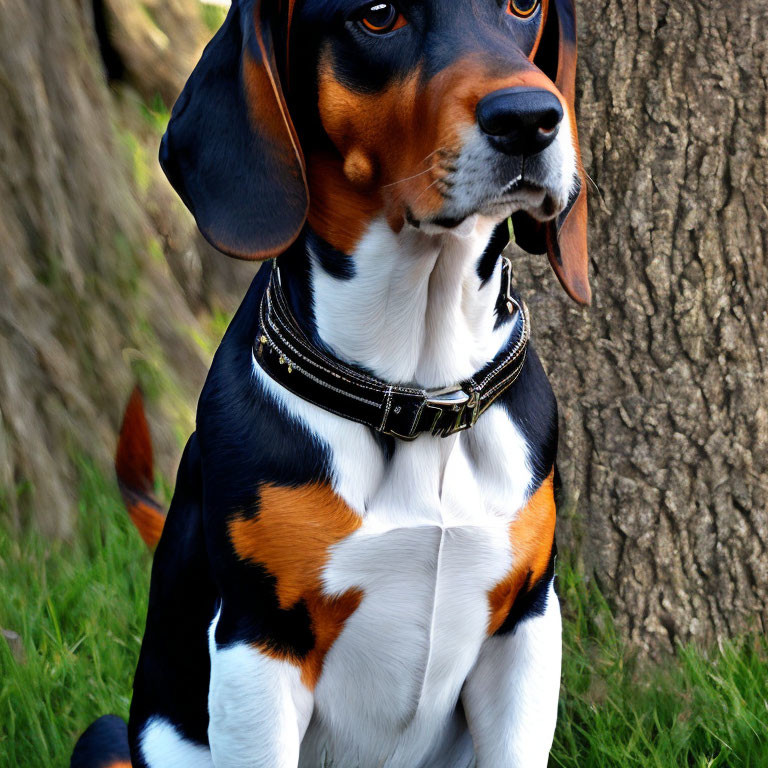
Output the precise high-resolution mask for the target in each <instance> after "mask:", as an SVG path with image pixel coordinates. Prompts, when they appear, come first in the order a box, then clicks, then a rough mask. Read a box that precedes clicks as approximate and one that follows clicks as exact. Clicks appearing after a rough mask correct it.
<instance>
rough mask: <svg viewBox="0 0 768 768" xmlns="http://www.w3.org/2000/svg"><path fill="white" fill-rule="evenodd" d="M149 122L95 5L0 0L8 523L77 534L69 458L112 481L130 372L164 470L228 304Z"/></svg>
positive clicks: (173, 456)
mask: <svg viewBox="0 0 768 768" xmlns="http://www.w3.org/2000/svg"><path fill="white" fill-rule="evenodd" d="M178 3H179V0H175V5H176V6H178ZM187 4H188V7H189V8H191V9H192V11H194V12H197V10H198V8H197V3H196V0H190V2H188V3H187ZM203 42H204V41H200V46H202V43H203ZM178 85H179V87H180V86H181V83H179V84H178ZM147 126H148V121H147V119H146V117H143V116H142V112H141V109H139V108H138V97H137V96H136V95H135V93H133V92H129V91H122V92H115V91H110V89H109V88H108V87H107V81H106V78H105V72H104V69H103V66H102V61H101V59H100V57H99V45H98V40H97V35H96V33H95V28H94V16H93V14H92V8H91V5H90V3H80V2H78V0H0V201H1V203H2V211H1V212H0V513H2V514H3V515H4V516H5V517H8V516H10V518H11V519H12V521H13V522H15V523H16V524H17V525H21V524H22V523H25V522H26V523H29V524H32V525H36V526H38V527H40V528H42V529H44V530H45V531H47V532H49V533H51V534H56V535H67V534H69V533H70V532H71V531H72V528H73V525H74V522H75V519H76V511H77V510H76V501H77V483H78V472H77V462H78V459H79V458H80V457H84V456H87V457H89V458H92V459H95V460H96V461H97V463H98V464H99V466H100V467H101V468H102V469H103V470H104V471H107V472H108V471H109V469H110V464H111V460H112V454H113V451H114V447H115V434H116V429H117V427H118V425H119V421H120V416H121V412H122V408H123V406H124V404H125V401H126V399H127V396H128V394H129V392H130V389H131V387H132V385H133V382H134V380H135V379H137V378H138V379H139V381H141V382H142V383H143V384H144V385H145V388H146V389H147V390H148V392H147V393H148V395H149V396H150V400H151V405H152V409H153V410H154V412H155V418H153V426H156V427H157V430H156V437H157V444H158V447H159V454H160V464H161V467H162V469H163V470H164V472H165V474H166V475H167V476H169V477H173V475H174V474H175V465H176V461H177V459H178V456H179V453H180V447H181V440H182V439H183V438H185V437H186V435H187V434H188V432H189V430H190V429H191V427H192V424H193V404H194V402H195V400H196V397H197V393H198V392H199V389H200V386H201V384H202V381H203V378H204V376H205V373H206V370H207V367H208V363H209V360H210V351H211V350H210V346H206V345H205V344H202V345H201V343H200V341H201V340H205V339H210V337H211V333H210V329H209V325H210V320H209V316H208V314H207V312H206V311H205V310H206V302H208V300H210V302H212V303H213V304H221V303H223V304H224V305H226V308H227V309H231V307H232V301H229V303H228V304H227V301H228V299H230V298H231V297H229V295H220V296H216V297H210V296H206V295H205V292H204V291H203V290H202V289H201V287H200V284H199V280H197V279H196V278H195V276H196V275H198V276H199V275H200V274H204V273H205V272H206V271H209V272H210V271H211V267H210V265H209V262H210V263H213V262H212V261H211V260H210V257H209V253H208V251H206V250H205V249H203V248H202V247H201V246H200V245H199V239H198V238H197V236H196V234H195V230H194V225H193V223H192V221H191V219H190V217H189V216H188V215H187V214H186V212H184V211H183V209H182V206H181V203H180V202H179V201H178V200H177V199H176V197H175V195H174V194H173V193H172V192H171V190H170V187H169V186H168V185H167V184H166V182H165V180H164V179H163V178H162V176H161V174H160V171H159V168H158V167H157V162H156V160H155V156H156V153H157V145H158V143H159V135H157V129H156V128H155V129H154V130H155V133H154V134H151V135H149V136H148V137H146V141H145V144H146V146H144V145H143V144H142V132H143V133H145V134H146V132H147V131H148V130H149V129H148V127H147ZM164 252H165V255H167V256H168V261H167V262H166V259H165V258H164ZM219 262H220V263H221V267H219V266H216V267H214V269H213V271H214V272H216V271H221V272H222V274H224V276H225V277H226V276H227V275H230V274H231V271H230V270H231V269H232V267H231V266H230V264H229V263H228V262H227V260H225V259H224V258H223V257H219V258H218V259H216V263H217V264H218V263H219ZM169 264H170V266H171V267H172V269H169ZM190 265H191V266H190ZM252 271H253V268H250V269H247V268H245V270H244V273H243V272H241V273H240V274H241V276H242V280H241V281H240V286H239V288H238V289H236V290H234V291H233V293H235V294H237V295H240V294H241V293H242V291H243V290H244V288H245V286H246V285H247V280H248V273H249V272H251V273H252ZM219 282H222V281H219ZM224 282H226V281H224ZM231 282H232V281H230V282H229V283H227V285H230V286H231ZM223 293H224V294H226V291H224V292H223ZM210 302H208V303H210Z"/></svg>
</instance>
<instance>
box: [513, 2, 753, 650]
mask: <svg viewBox="0 0 768 768" xmlns="http://www.w3.org/2000/svg"><path fill="white" fill-rule="evenodd" d="M578 5H579V12H580V17H579V24H580V29H579V33H580V41H579V42H580V55H581V59H580V71H579V105H580V114H579V124H580V131H581V147H582V151H583V155H584V165H585V168H586V170H587V172H588V173H589V174H590V175H591V177H592V178H593V179H594V180H595V182H596V185H597V187H598V188H599V192H597V191H596V190H594V189H591V190H590V192H591V205H590V249H591V263H592V276H593V289H594V295H595V298H594V303H593V306H592V307H591V308H590V309H587V310H581V309H578V308H576V307H575V306H573V305H571V304H569V303H568V301H567V299H566V298H565V296H564V295H563V294H561V293H560V292H558V290H557V287H556V285H555V283H554V280H553V279H552V278H551V277H550V276H549V274H548V270H547V269H546V267H545V265H544V264H542V263H536V262H533V261H532V260H531V257H529V256H524V255H522V254H517V256H516V261H517V267H516V273H517V274H516V277H517V281H518V284H519V285H520V286H521V288H522V290H523V292H524V295H527V297H529V303H530V306H531V310H532V314H533V323H534V335H535V341H536V342H537V343H538V347H539V350H540V352H541V353H542V357H543V359H544V362H545V365H546V366H547V368H548V370H549V371H550V374H551V377H552V379H553V382H554V386H555V390H556V392H557V395H558V399H559V402H560V406H561V422H562V423H561V426H562V430H561V431H562V437H561V449H560V457H561V470H562V473H563V478H564V485H565V487H566V489H567V493H568V499H569V503H568V504H567V505H566V510H565V514H564V515H562V516H561V521H560V535H559V539H560V544H561V550H572V551H574V552H576V553H579V554H580V555H581V557H583V561H584V563H585V564H586V566H587V569H588V572H590V573H592V574H594V576H595V578H596V579H597V580H598V582H599V584H600V586H601V587H602V589H603V590H604V592H605V593H606V594H607V596H608V597H609V598H610V601H611V602H612V604H613V606H614V608H615V612H616V615H617V617H618V619H619V622H620V625H621V627H622V628H623V629H624V630H625V632H626V634H627V635H628V636H629V638H631V640H632V641H633V642H634V643H636V644H637V645H638V646H640V647H641V648H642V649H645V650H648V651H651V652H653V653H658V652H660V651H662V650H663V649H668V648H670V647H671V646H672V645H674V643H675V642H676V641H678V640H681V641H688V640H697V641H711V640H714V639H716V638H719V637H721V636H725V635H733V634H735V633H738V632H741V631H744V630H747V629H749V628H754V627H755V625H757V627H758V628H759V627H762V628H763V629H765V628H766V625H767V624H768V554H767V553H766V546H767V545H768V387H767V386H766V385H767V384H768V382H767V381H766V364H767V362H768V352H767V351H766V350H767V349H768V322H766V321H767V320H768V268H767V265H766V244H767V243H768V133H767V131H768V35H766V29H768V5H767V4H766V3H764V2H758V3H755V2H751V1H750V2H747V1H746V0H736V2H733V3H716V2H711V0H681V2H670V0H656V1H655V2H652V3H651V4H647V3H639V2H637V0H601V1H600V2H592V3H588V2H586V1H585V0H580V1H579V3H578Z"/></svg>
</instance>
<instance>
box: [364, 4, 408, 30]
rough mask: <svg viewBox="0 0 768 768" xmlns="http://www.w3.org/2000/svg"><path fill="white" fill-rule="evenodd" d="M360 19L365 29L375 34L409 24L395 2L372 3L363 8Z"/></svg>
mask: <svg viewBox="0 0 768 768" xmlns="http://www.w3.org/2000/svg"><path fill="white" fill-rule="evenodd" d="M358 20H359V22H360V24H361V26H362V27H363V29H365V30H366V31H368V32H373V33H374V34H375V35H385V34H386V33H387V32H392V31H393V30H395V29H400V27H404V26H405V25H406V24H407V22H406V20H405V16H403V14H402V13H400V11H398V10H397V6H396V5H395V4H394V3H371V4H370V5H367V6H365V8H363V9H362V11H361V12H360V15H359V16H358Z"/></svg>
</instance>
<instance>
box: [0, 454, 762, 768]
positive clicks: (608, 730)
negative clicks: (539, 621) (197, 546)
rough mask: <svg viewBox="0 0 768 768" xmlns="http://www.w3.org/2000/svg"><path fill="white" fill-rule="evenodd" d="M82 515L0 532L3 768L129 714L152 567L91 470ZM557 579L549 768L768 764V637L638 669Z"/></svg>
mask: <svg viewBox="0 0 768 768" xmlns="http://www.w3.org/2000/svg"><path fill="white" fill-rule="evenodd" d="M80 516H81V525H80V531H79V535H78V537H77V539H76V540H75V541H74V542H71V543H54V544H51V543H49V542H46V541H45V540H43V539H42V538H41V537H39V536H37V535H35V534H34V533H27V534H24V535H22V536H21V538H19V537H11V536H9V534H8V532H7V531H6V530H5V529H3V528H2V527H0V585H2V586H1V587H0V627H3V628H4V629H10V630H14V631H16V632H18V634H19V635H21V638H22V642H23V647H24V655H25V657H26V659H25V661H24V662H23V663H20V662H19V661H17V660H16V659H15V658H14V656H13V655H12V653H11V651H10V648H9V646H8V644H7V643H6V642H5V641H4V640H3V639H2V638H0V766H3V768H5V766H8V767H9V768H10V767H11V766H13V768H26V767H27V766H29V767H30V768H31V767H32V766H34V767H35V768H39V766H66V765H68V759H69V753H70V751H71V749H72V746H73V744H74V740H75V738H76V736H77V734H78V733H80V732H81V731H82V730H83V729H84V728H85V727H86V726H87V725H88V723H89V722H91V721H92V720H93V719H95V718H96V717H98V716H99V715H101V714H105V713H108V712H114V713H116V714H119V715H122V716H125V715H126V714H127V712H128V705H129V697H130V690H131V678H132V674H133V667H134V664H135V662H136V657H137V654H138V650H139V644H140V637H141V632H142V625H143V622H144V616H145V612H146V602H147V588H148V583H149V568H150V558H149V556H148V554H147V553H146V552H145V550H144V546H143V544H142V543H141V541H140V539H139V537H138V535H137V534H136V533H135V532H134V531H133V529H132V527H131V524H130V522H129V520H128V518H127V515H125V513H124V512H123V510H122V505H121V503H120V500H119V498H118V495H117V492H116V489H115V488H114V487H113V484H112V483H109V482H106V481H104V480H103V479H102V478H101V477H100V476H99V475H98V474H97V473H96V472H95V471H93V469H91V468H90V467H89V466H88V465H87V464H85V465H84V466H83V481H82V492H81V502H80ZM559 572H560V585H559V588H560V592H561V595H562V597H563V602H564V604H565V606H566V613H567V619H566V622H565V663H564V672H563V692H562V697H561V703H560V721H559V726H558V731H557V736H556V739H555V748H554V751H553V754H552V759H551V763H550V764H551V766H562V767H563V768H577V767H578V768H593V767H594V768H597V767H598V766H621V768H633V767H634V766H638V768H639V767H640V766H642V767H643V768H676V767H677V766H691V767H692V768H704V767H705V766H712V767H714V766H729V767H730V766H747V767H752V768H764V767H765V766H768V742H767V741H766V733H768V704H767V703H766V698H768V693H767V690H766V689H767V688H768V684H767V681H768V642H766V639H765V638H762V637H757V636H754V637H751V638H743V639H741V640H738V641H733V642H729V643H725V644H723V645H722V647H720V648H717V649H713V650H712V651H711V652H703V651H701V650H698V649H696V648H694V647H690V646H689V647H683V648H680V649H679V651H678V653H677V655H676V657H674V658H670V659H669V660H668V662H667V663H665V664H664V665H663V666H660V667H647V666H643V665H640V664H638V663H637V662H636V661H635V660H634V659H633V657H632V655H631V654H630V653H628V651H627V649H626V647H625V646H624V645H623V643H622V642H621V640H620V639H619V637H618V635H617V633H616V630H615V627H614V623H613V621H612V619H611V616H610V611H609V610H608V606H607V605H606V603H605V601H604V600H603V598H602V596H601V595H600V593H599V591H598V590H597V589H596V588H595V587H594V585H587V584H586V583H585V582H584V580H583V579H582V578H581V577H580V575H579V574H578V572H577V571H575V570H573V569H571V568H568V567H567V566H565V565H562V564H561V565H560V567H559ZM446 768H450V767H449V766H446Z"/></svg>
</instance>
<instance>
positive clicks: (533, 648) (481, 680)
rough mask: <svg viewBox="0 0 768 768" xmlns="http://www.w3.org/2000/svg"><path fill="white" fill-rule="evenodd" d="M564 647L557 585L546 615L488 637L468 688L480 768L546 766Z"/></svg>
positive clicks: (464, 698)
mask: <svg viewBox="0 0 768 768" xmlns="http://www.w3.org/2000/svg"><path fill="white" fill-rule="evenodd" d="M561 646H562V624H561V620H560V603H559V602H558V599H557V595H556V594H555V591H554V588H553V586H552V584H550V586H549V591H548V595H547V604H546V608H545V610H544V613H543V614H542V615H537V616H531V617H528V618H525V619H524V620H523V621H522V622H521V623H519V624H518V625H517V627H516V628H515V629H514V631H513V632H512V633H510V634H507V635H497V636H495V637H490V638H488V640H486V642H485V644H484V646H483V648H482V650H481V652H480V657H479V659H478V661H477V664H476V665H475V667H474V669H473V670H472V672H471V674H470V676H469V678H468V679H467V682H466V683H465V685H464V690H463V692H462V703H463V705H464V711H465V713H466V716H467V722H468V724H469V728H470V731H471V733H472V739H473V741H474V743H475V753H476V755H477V768H545V766H546V765H547V760H548V757H549V751H550V749H551V747H552V739H553V737H554V732H555V723H556V721H557V701H558V694H559V690H560V661H561V656H562V647H561Z"/></svg>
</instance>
